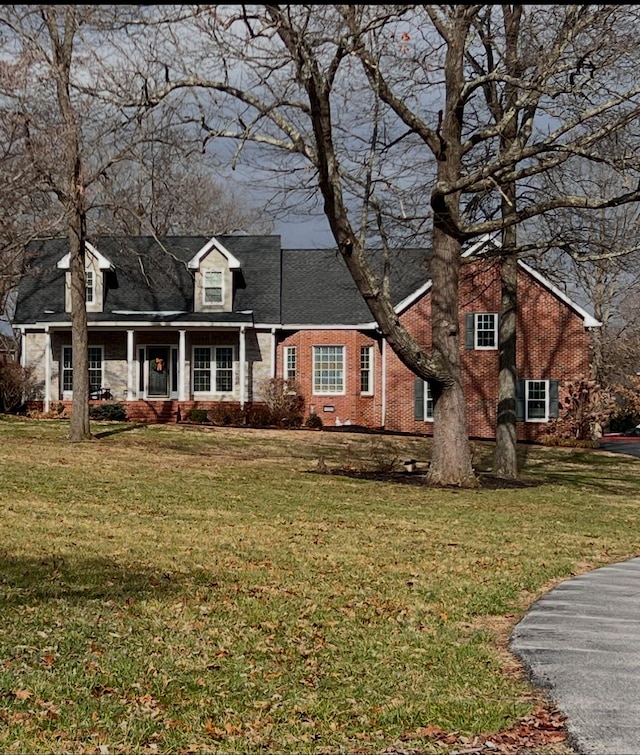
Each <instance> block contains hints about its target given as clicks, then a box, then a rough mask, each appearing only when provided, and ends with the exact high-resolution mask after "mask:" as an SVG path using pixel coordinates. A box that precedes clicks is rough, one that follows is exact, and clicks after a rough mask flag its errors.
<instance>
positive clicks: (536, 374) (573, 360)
mask: <svg viewBox="0 0 640 755" xmlns="http://www.w3.org/2000/svg"><path fill="white" fill-rule="evenodd" d="M500 299H501V296H500V281H499V278H498V271H497V263H496V262H491V263H489V262H478V263H473V264H470V265H467V266H465V268H464V269H463V273H462V280H461V284H460V305H461V310H462V311H461V315H460V341H461V353H462V373H463V379H464V382H465V391H466V398H467V421H468V426H469V435H470V436H471V437H478V438H492V437H494V434H495V423H496V404H497V385H498V352H497V351H493V350H487V351H478V350H467V349H465V338H464V336H465V314H466V313H467V312H499V311H500ZM518 306H519V313H518V320H517V334H516V370H517V376H518V377H519V378H525V379H540V380H543V379H544V380H559V381H560V384H561V386H562V383H563V382H564V381H565V380H569V379H573V378H576V377H579V376H580V375H588V374H589V334H588V332H587V331H586V330H585V327H584V325H583V322H582V318H581V317H580V316H579V315H577V314H576V313H575V312H573V310H571V309H569V308H568V307H567V305H566V304H565V303H564V302H562V301H561V300H560V299H558V298H557V297H556V296H554V295H553V294H552V293H551V292H549V291H548V290H547V289H546V288H544V287H543V286H542V285H540V284H539V283H538V282H537V281H536V280H535V279H534V278H533V277H532V276H531V275H529V274H528V273H527V272H526V271H524V270H519V272H518ZM430 316H431V300H430V297H429V296H428V294H427V296H425V297H423V299H422V300H421V301H420V302H418V303H417V304H416V305H414V306H413V307H412V308H411V309H410V310H409V311H408V312H407V313H406V314H405V315H404V316H403V317H402V322H403V324H404V325H405V326H406V327H407V329H408V330H410V331H411V332H412V333H414V334H415V335H416V336H417V337H418V340H419V341H420V343H422V344H424V345H425V346H430V343H431V332H430V327H429V321H430ZM388 354H389V356H388V366H387V375H388V385H389V388H388V399H387V420H386V423H385V426H386V428H387V429H388V430H398V431H410V432H417V433H426V434H429V435H430V434H431V431H432V423H430V422H422V421H416V420H415V419H414V415H413V411H414V410H413V390H414V387H413V384H414V380H415V378H414V376H413V375H412V374H411V373H409V372H408V371H407V370H406V368H405V367H404V366H403V365H402V364H401V363H400V362H399V360H398V359H397V357H396V356H395V355H394V354H393V353H391V351H390V350H389V351H388ZM545 427H546V423H529V422H527V423H525V422H518V437H519V438H520V439H521V440H533V439H535V438H536V437H538V436H539V435H540V433H541V432H543V431H544V429H545Z"/></svg>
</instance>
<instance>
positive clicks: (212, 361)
mask: <svg viewBox="0 0 640 755" xmlns="http://www.w3.org/2000/svg"><path fill="white" fill-rule="evenodd" d="M196 349H209V376H210V389H209V390H208V391H196V389H195V378H194V373H195V370H196V366H195V361H196V360H195V350H196ZM216 349H231V390H230V391H216V372H217V365H216V358H215V350H216ZM236 361H237V360H236V347H235V346H234V345H233V344H229V343H194V344H192V346H191V395H192V396H193V397H194V399H195V398H196V397H197V398H200V399H203V398H204V397H205V396H226V397H228V398H233V397H234V396H235V395H236V390H235V387H236V371H237V370H236Z"/></svg>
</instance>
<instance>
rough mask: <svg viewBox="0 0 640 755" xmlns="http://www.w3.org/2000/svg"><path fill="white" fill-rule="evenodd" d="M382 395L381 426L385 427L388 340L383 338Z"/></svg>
mask: <svg viewBox="0 0 640 755" xmlns="http://www.w3.org/2000/svg"><path fill="white" fill-rule="evenodd" d="M381 373H382V374H381V377H380V379H381V381H382V385H381V386H380V393H381V395H382V407H381V409H380V424H381V425H382V427H384V426H385V423H386V421H387V339H386V338H384V336H383V338H382V370H381Z"/></svg>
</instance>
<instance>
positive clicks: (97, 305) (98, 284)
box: [57, 241, 113, 312]
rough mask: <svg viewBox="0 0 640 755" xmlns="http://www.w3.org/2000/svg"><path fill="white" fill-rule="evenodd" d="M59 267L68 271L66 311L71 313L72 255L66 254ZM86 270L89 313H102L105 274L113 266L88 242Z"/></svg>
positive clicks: (86, 243)
mask: <svg viewBox="0 0 640 755" xmlns="http://www.w3.org/2000/svg"><path fill="white" fill-rule="evenodd" d="M57 267H58V268H59V269H60V270H66V271H67V272H66V273H65V276H64V310H65V312H71V272H70V270H69V267H70V255H69V254H65V256H64V257H63V258H62V259H61V260H60V261H59V262H58V264H57ZM84 269H85V291H86V305H87V312H102V309H103V304H104V294H105V284H104V274H105V272H106V271H107V270H111V269H113V265H112V264H111V262H110V261H109V260H108V259H107V258H106V257H105V256H104V255H102V254H100V252H99V251H98V250H97V249H96V248H95V246H93V244H90V243H89V242H88V241H87V242H85V262H84Z"/></svg>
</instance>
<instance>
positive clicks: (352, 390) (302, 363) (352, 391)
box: [276, 330, 382, 428]
mask: <svg viewBox="0 0 640 755" xmlns="http://www.w3.org/2000/svg"><path fill="white" fill-rule="evenodd" d="M285 346H295V347H296V354H297V361H298V381H297V382H298V385H299V387H300V391H301V393H302V395H303V396H304V398H305V407H304V416H305V418H306V417H308V416H309V414H310V413H312V412H315V413H316V414H317V415H318V416H319V417H320V418H321V419H322V422H323V424H325V425H327V426H334V425H337V424H345V423H348V424H352V425H363V426H366V427H371V428H379V427H380V426H381V411H382V381H381V375H382V357H381V341H380V337H379V336H378V335H376V334H375V333H373V332H367V331H355V330H299V331H296V332H295V333H290V334H289V335H285V337H284V338H283V339H282V340H280V341H279V343H278V347H277V349H276V375H278V376H279V377H282V376H283V370H284V366H283V359H284V347H285ZM314 346H344V347H345V348H344V357H345V362H346V364H345V393H344V394H343V395H335V394H333V395H328V394H327V395H314V393H313V347H314ZM362 346H373V366H372V367H373V369H372V379H373V395H372V396H363V395H361V394H360V348H361V347H362ZM325 407H333V408H334V411H328V410H326V409H325Z"/></svg>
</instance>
